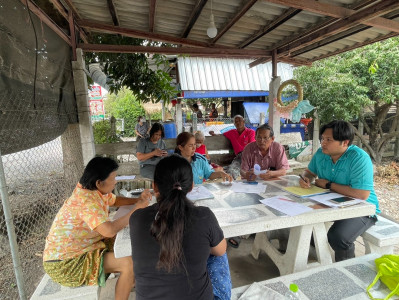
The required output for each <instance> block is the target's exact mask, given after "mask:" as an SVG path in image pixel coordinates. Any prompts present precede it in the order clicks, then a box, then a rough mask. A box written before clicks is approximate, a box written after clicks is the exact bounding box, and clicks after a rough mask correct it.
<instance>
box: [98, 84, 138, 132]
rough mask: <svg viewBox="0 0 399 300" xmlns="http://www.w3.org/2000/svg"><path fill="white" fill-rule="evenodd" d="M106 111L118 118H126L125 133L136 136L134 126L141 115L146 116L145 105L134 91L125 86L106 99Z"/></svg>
mask: <svg viewBox="0 0 399 300" xmlns="http://www.w3.org/2000/svg"><path fill="white" fill-rule="evenodd" d="M105 111H106V113H107V114H109V115H112V116H114V117H115V118H117V119H124V120H125V135H126V136H135V135H136V134H135V131H134V127H135V126H136V123H137V119H138V117H139V116H145V111H144V108H143V106H142V105H141V104H140V102H139V101H138V100H137V98H136V96H135V95H133V92H132V91H131V90H129V89H127V88H123V89H122V90H120V91H119V92H118V93H117V94H115V93H110V94H109V95H108V98H107V100H106V101H105Z"/></svg>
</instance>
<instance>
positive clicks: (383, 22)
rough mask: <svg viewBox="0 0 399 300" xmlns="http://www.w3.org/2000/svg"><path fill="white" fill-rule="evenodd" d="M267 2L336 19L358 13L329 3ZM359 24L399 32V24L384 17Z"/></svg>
mask: <svg viewBox="0 0 399 300" xmlns="http://www.w3.org/2000/svg"><path fill="white" fill-rule="evenodd" d="M385 1H387V0H384V1H382V2H385ZM267 2H271V3H275V4H280V5H285V6H288V7H294V8H297V9H302V10H306V11H310V12H313V13H317V14H320V15H323V16H330V17H333V18H336V19H343V18H346V17H349V16H351V15H353V14H354V13H356V10H353V9H349V8H345V7H341V6H336V5H331V4H328V3H322V2H318V1H314V0H301V1H297V0H267ZM377 4H378V3H377ZM367 9H368V8H367ZM385 13H386V12H385ZM383 14H384V13H382V14H380V15H383ZM357 22H359V23H362V24H364V25H368V26H373V27H377V28H380V29H385V30H389V31H395V32H399V22H396V21H393V20H389V19H385V18H382V17H376V18H373V19H365V20H359V21H357Z"/></svg>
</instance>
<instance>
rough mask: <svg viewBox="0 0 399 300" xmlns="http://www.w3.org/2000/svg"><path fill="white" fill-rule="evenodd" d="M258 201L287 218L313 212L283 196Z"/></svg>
mask: <svg viewBox="0 0 399 300" xmlns="http://www.w3.org/2000/svg"><path fill="white" fill-rule="evenodd" d="M259 201H260V202H262V203H263V204H264V205H266V206H269V207H271V208H274V209H276V210H278V211H280V212H282V213H284V214H286V215H288V216H296V215H300V214H303V213H306V212H309V211H312V210H313V209H312V208H310V207H307V206H305V205H302V204H300V203H296V202H295V201H293V200H291V199H289V198H287V197H284V196H275V197H271V198H267V199H263V200H259Z"/></svg>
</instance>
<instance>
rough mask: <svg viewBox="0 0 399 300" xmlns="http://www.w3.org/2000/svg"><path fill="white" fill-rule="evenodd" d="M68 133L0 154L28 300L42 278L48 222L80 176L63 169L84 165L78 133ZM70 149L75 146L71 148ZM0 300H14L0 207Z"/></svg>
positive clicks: (14, 280)
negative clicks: (43, 253) (24, 148)
mask: <svg viewBox="0 0 399 300" xmlns="http://www.w3.org/2000/svg"><path fill="white" fill-rule="evenodd" d="M68 133H69V134H68V136H67V137H66V136H64V135H63V136H62V137H59V138H56V139H54V140H52V141H50V142H48V143H45V144H43V145H40V146H38V147H34V148H31V149H28V150H25V151H20V152H16V153H12V154H8V155H3V156H2V160H3V166H4V171H5V177H6V183H7V190H8V200H9V203H10V206H11V213H12V219H13V223H14V226H15V234H16V239H17V244H18V248H19V253H18V254H19V256H20V260H21V265H22V272H23V279H24V282H25V293H26V295H27V296H28V297H29V296H30V295H31V294H32V293H33V291H34V289H35V287H36V286H37V285H38V283H39V281H40V280H41V278H42V276H43V274H44V270H43V267H42V252H43V249H44V244H45V239H46V236H47V234H48V232H49V229H50V226H51V223H52V221H53V219H54V217H55V214H56V213H57V211H58V210H59V208H60V207H61V205H62V203H63V202H64V201H65V200H66V199H67V198H68V197H69V196H70V194H71V192H72V190H73V188H74V185H75V184H76V183H77V181H78V179H79V175H81V171H78V170H71V169H69V170H68V168H69V167H71V166H79V165H81V166H83V164H82V160H81V159H79V157H81V156H82V154H81V147H80V135H79V131H78V130H75V131H74V133H75V134H73V132H68ZM71 145H78V146H79V147H75V148H71V147H70V146H71ZM65 147H67V148H65ZM74 157H75V158H76V159H74ZM71 158H72V159H71ZM78 172H79V173H78ZM0 299H18V289H17V284H16V279H15V274H14V268H13V263H12V257H11V253H10V247H9V237H8V236H7V229H6V224H5V219H4V214H3V210H2V207H1V208H0Z"/></svg>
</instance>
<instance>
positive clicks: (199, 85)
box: [177, 57, 293, 91]
mask: <svg viewBox="0 0 399 300" xmlns="http://www.w3.org/2000/svg"><path fill="white" fill-rule="evenodd" d="M250 62H251V60H250V59H228V58H201V57H179V58H178V60H177V65H178V72H179V81H180V88H181V90H182V91H268V90H269V83H270V81H271V79H272V64H271V63H266V64H262V65H258V66H256V67H254V68H249V67H248V65H249V63H250ZM277 75H278V76H280V77H281V80H282V81H285V80H288V79H291V78H292V77H293V67H292V66H291V65H289V64H283V63H278V64H277Z"/></svg>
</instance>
